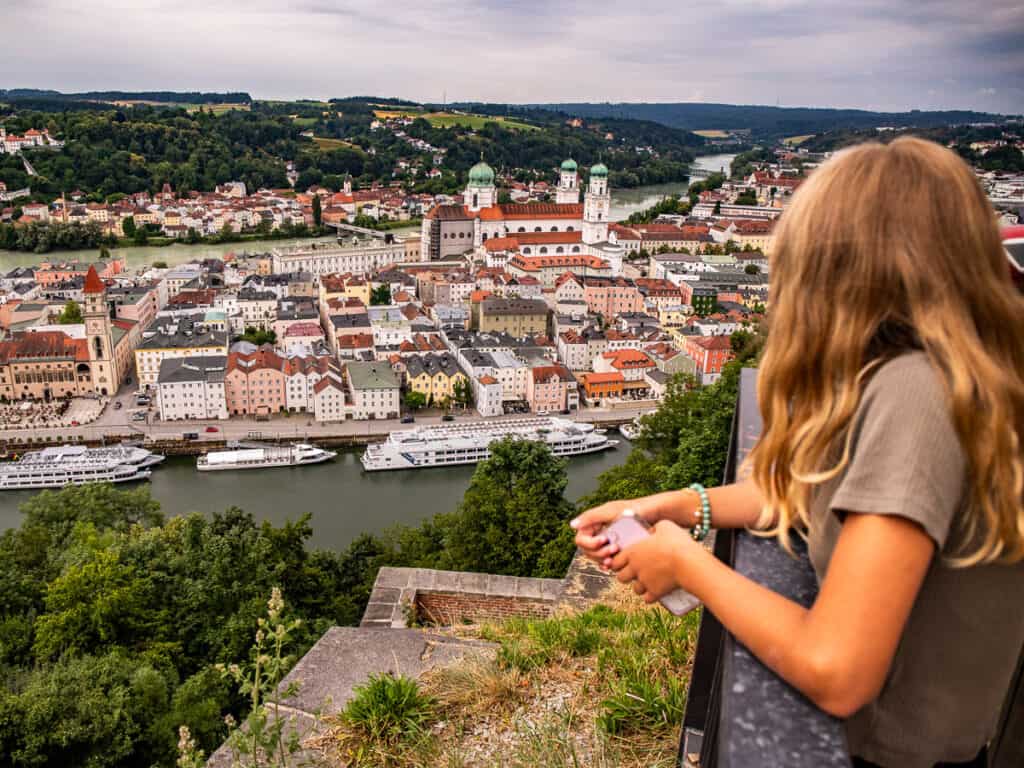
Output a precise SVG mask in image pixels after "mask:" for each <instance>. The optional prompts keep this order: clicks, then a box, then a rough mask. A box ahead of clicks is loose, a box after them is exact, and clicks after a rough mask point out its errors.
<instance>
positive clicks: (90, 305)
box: [82, 266, 118, 395]
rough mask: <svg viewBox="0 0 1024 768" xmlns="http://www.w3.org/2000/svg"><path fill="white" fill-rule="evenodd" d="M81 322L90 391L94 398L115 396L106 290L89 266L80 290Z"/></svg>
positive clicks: (115, 382) (115, 378)
mask: <svg viewBox="0 0 1024 768" xmlns="http://www.w3.org/2000/svg"><path fill="white" fill-rule="evenodd" d="M82 294H83V297H84V299H83V302H84V304H85V306H84V307H82V318H83V319H84V320H85V337H86V341H87V342H88V344H89V365H90V367H91V368H92V386H93V391H95V392H96V394H98V395H113V394H115V393H116V392H117V384H118V382H117V374H116V373H115V370H114V338H113V335H112V334H111V331H110V311H109V309H108V308H107V287H106V285H104V284H103V281H102V280H100V276H99V275H98V274H97V273H96V267H94V266H90V267H89V272H88V273H87V274H86V276H85V286H84V288H83V289H82Z"/></svg>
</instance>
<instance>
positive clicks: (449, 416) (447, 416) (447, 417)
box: [441, 413, 455, 421]
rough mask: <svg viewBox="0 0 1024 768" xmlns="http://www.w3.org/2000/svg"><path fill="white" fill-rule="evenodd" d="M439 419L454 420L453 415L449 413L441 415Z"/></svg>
mask: <svg viewBox="0 0 1024 768" xmlns="http://www.w3.org/2000/svg"><path fill="white" fill-rule="evenodd" d="M441 421H455V417H454V416H452V415H451V414H450V413H446V414H445V415H444V416H442V417H441Z"/></svg>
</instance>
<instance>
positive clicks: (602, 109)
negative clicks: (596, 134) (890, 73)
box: [525, 103, 1006, 138]
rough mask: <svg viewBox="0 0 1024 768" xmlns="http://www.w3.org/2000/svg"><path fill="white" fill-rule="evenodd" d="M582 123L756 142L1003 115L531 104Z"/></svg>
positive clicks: (994, 118) (992, 118) (692, 105)
mask: <svg viewBox="0 0 1024 768" xmlns="http://www.w3.org/2000/svg"><path fill="white" fill-rule="evenodd" d="M525 106H527V107H528V108H536V109H548V110H552V111H556V112H564V113H566V114H568V115H573V116H576V117H582V118H591V119H594V118H610V117H615V118H626V119H631V120H650V121H653V122H656V123H661V124H662V125H668V126H671V127H673V128H681V129H683V130H687V131H698V130H711V129H716V128H717V129H724V130H749V131H750V132H751V135H752V136H754V137H758V138H780V137H784V136H800V135H805V134H813V133H821V132H824V131H833V130H848V129H858V128H875V127H877V126H883V125H885V126H894V127H912V126H913V127H918V128H932V127H937V126H943V125H954V124H963V123H984V122H1001V121H1003V120H1005V119H1006V117H1005V116H1003V115H995V114H990V113H987V112H972V111H964V110H956V111H945V112H922V111H920V110H912V111H910V112H870V111H868V110H862V109H821V108H814V107H769V106H758V105H735V104H697V103H650V104H648V103H617V104H613V103H604V104H591V103H580V104H573V103H563V104H529V105H525Z"/></svg>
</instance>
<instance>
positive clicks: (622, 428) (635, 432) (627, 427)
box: [619, 417, 643, 441]
mask: <svg viewBox="0 0 1024 768" xmlns="http://www.w3.org/2000/svg"><path fill="white" fill-rule="evenodd" d="M642 428H643V427H642V425H641V424H640V418H639V417H637V418H635V419H633V421H631V422H629V423H627V424H620V425H619V432H620V433H621V434H622V436H623V437H624V438H626V439H627V440H629V441H633V440H636V439H637V438H638V437H639V436H640V430H641V429H642Z"/></svg>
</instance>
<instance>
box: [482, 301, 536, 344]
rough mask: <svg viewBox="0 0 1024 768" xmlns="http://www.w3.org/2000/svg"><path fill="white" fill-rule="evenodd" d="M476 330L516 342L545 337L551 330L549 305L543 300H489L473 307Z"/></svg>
mask: <svg viewBox="0 0 1024 768" xmlns="http://www.w3.org/2000/svg"><path fill="white" fill-rule="evenodd" d="M472 311H473V315H474V318H473V319H474V320H475V321H476V322H475V323H474V325H475V327H476V329H477V330H479V331H482V332H485V333H507V334H509V335H511V336H515V337H516V338H520V337H522V336H530V335H535V334H545V333H547V329H548V305H547V304H545V303H544V302H543V301H542V300H541V299H502V298H498V297H490V298H486V299H484V300H483V301H481V302H480V303H479V304H474V305H473V309H472Z"/></svg>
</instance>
